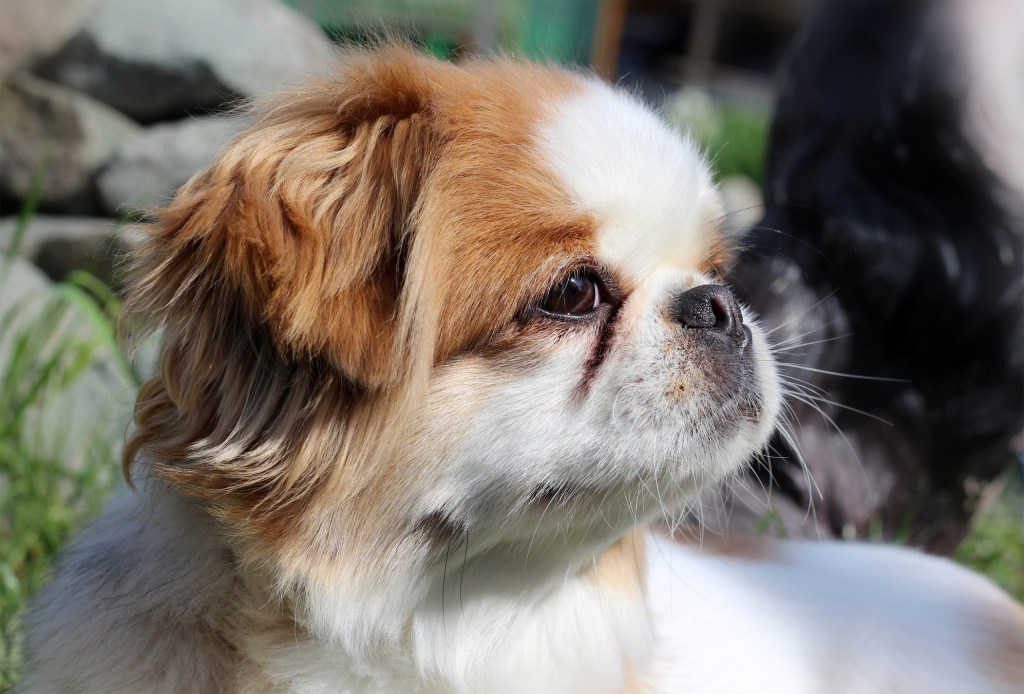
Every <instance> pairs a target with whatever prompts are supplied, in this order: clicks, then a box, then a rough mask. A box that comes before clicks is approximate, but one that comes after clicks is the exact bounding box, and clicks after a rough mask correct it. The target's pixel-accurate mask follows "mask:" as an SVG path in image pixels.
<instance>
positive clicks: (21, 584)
mask: <svg viewBox="0 0 1024 694" xmlns="http://www.w3.org/2000/svg"><path fill="white" fill-rule="evenodd" d="M28 219H29V217H28V216H27V215H26V216H23V218H22V220H21V222H20V223H19V224H18V225H17V228H16V231H15V239H14V243H13V245H12V251H11V255H7V256H6V257H3V258H2V259H0V293H2V292H4V291H5V290H9V291H12V292H13V291H14V290H15V289H17V288H16V287H14V286H13V285H12V286H8V284H9V280H10V275H11V272H12V270H13V252H14V250H13V249H14V248H16V247H17V245H18V244H19V242H20V240H21V238H22V237H23V235H24V233H25V228H26V227H27V221H28ZM119 312H120V301H119V300H118V299H117V297H116V296H115V295H114V294H113V293H112V292H111V291H110V290H109V289H108V288H107V287H106V286H105V285H103V283H102V282H100V281H99V280H97V279H96V278H94V277H91V276H89V275H85V274H82V273H75V274H73V275H72V276H70V277H69V278H68V280H67V281H65V282H62V283H58V284H55V285H51V286H50V287H48V288H47V289H45V290H41V291H38V292H32V293H30V294H26V295H25V296H22V297H21V298H20V299H18V300H16V301H15V302H14V303H13V305H11V306H9V307H8V308H7V310H6V311H5V312H4V313H3V314H2V315H0V509H2V511H0V691H3V690H6V689H7V688H9V687H10V686H11V685H12V684H13V683H14V681H15V679H16V677H17V672H18V666H19V663H20V661H21V648H22V640H21V635H22V617H23V611H24V606H25V604H26V601H27V600H28V598H29V596H31V595H32V594H33V593H34V592H35V590H36V589H38V588H39V586H40V585H41V584H42V583H43V582H44V581H45V580H46V578H47V577H48V575H49V571H50V568H51V562H52V560H53V558H54V556H55V554H56V552H57V550H58V549H59V548H60V547H61V545H62V544H63V543H64V542H65V541H66V540H67V539H68V537H69V536H70V535H71V534H72V533H74V532H75V530H77V529H78V528H79V527H80V525H81V524H82V522H83V521H84V520H85V519H87V518H88V517H89V516H91V515H93V514H94V513H95V512H96V511H97V510H98V509H99V508H100V506H101V505H102V504H103V502H104V501H105V500H106V498H107V497H108V495H109V494H110V492H111V490H112V489H113V487H114V486H115V484H116V481H117V471H118V466H117V462H116V461H117V455H118V453H117V451H118V450H119V448H120V444H119V441H118V440H117V437H115V436H111V433H110V432H111V431H112V427H113V430H116V429H118V428H120V429H121V430H123V427H124V424H125V422H123V421H121V422H117V421H112V420H113V419H114V418H117V419H122V418H123V417H122V413H121V412H110V413H106V412H95V411H87V412H84V413H83V408H88V407H89V406H90V405H92V404H93V403H94V402H95V401H96V398H95V396H97V395H98V394H97V393H95V392H93V390H94V386H95V385H96V384H100V385H101V386H102V385H104V384H111V385H112V384H115V383H116V384H121V386H122V390H124V387H125V386H130V385H131V384H135V383H137V379H136V378H135V375H134V373H133V372H132V370H131V368H130V367H129V366H128V363H127V362H126V361H125V360H124V358H123V357H122V356H121V351H120V349H119V348H118V345H117V334H116V323H117V315H118V313H119ZM90 379H91V380H90ZM76 389H77V390H76ZM72 394H74V395H76V397H75V398H72V397H71V395H72ZM122 409H123V408H122ZM80 413H81V414H80ZM108 414H109V417H108V416H107V415H108ZM75 419H77V420H79V421H80V422H82V423H84V426H79V427H75V426H74V422H73V421H72V420H75ZM108 424H109V425H111V426H106V425H108Z"/></svg>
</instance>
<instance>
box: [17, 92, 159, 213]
mask: <svg viewBox="0 0 1024 694" xmlns="http://www.w3.org/2000/svg"><path fill="white" fill-rule="evenodd" d="M138 130H139V126H137V125H136V124H135V123H133V122H132V121H130V120H129V119H127V118H125V117H124V116H122V115H121V114H119V113H117V112H116V111H113V110H112V109H110V108H108V107H107V106H104V105H103V104H101V103H99V102H97V101H95V100H93V99H90V98H89V97H87V96H84V95H82V94H77V93H75V92H73V91H71V90H69V89H65V88H64V87H60V86H57V85H54V84H49V83H47V82H43V81H42V80H39V79H36V78H34V77H31V76H29V75H26V74H21V73H19V74H17V75H14V76H12V77H11V78H10V79H9V80H8V81H7V82H6V83H5V84H4V85H2V86H0V151H2V152H3V156H2V157H0V194H2V195H4V196H6V197H9V198H13V199H15V200H25V199H26V198H27V197H28V194H29V191H30V189H31V188H32V185H33V179H34V178H35V177H36V176H41V179H40V184H41V185H40V191H39V193H40V197H39V204H40V206H41V207H43V208H46V209H54V210H64V211H69V212H91V211H92V210H94V209H95V207H96V202H97V201H96V195H95V190H94V188H93V178H94V175H95V173H96V171H97V169H99V167H100V166H102V165H103V164H104V163H105V162H106V161H107V160H108V159H109V158H110V157H111V156H112V155H113V153H114V150H115V149H116V148H117V147H118V145H120V144H121V143H122V142H123V141H124V140H125V139H127V138H128V137H130V136H131V135H133V134H135V133H136V132H137V131H138Z"/></svg>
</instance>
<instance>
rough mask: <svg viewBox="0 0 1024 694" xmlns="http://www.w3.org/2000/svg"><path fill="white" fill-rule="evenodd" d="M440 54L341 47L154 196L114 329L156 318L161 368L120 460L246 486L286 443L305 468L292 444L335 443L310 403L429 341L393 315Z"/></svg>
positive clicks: (370, 387)
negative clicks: (328, 66)
mask: <svg viewBox="0 0 1024 694" xmlns="http://www.w3.org/2000/svg"><path fill="white" fill-rule="evenodd" d="M451 69H454V68H452V67H451V66H448V65H445V64H443V63H440V62H439V61H434V60H431V59H428V58H424V57H422V56H419V55H416V54H414V53H412V52H410V51H406V50H404V49H392V50H390V51H384V52H378V53H374V54H366V55H351V56H349V57H348V59H347V60H346V61H345V62H344V64H343V67H342V69H341V71H340V74H339V75H338V76H337V77H335V78H332V79H329V80H321V81H319V82H314V83H312V84H311V85H309V86H306V87H304V88H303V89H301V90H299V91H296V92H294V93H292V94H287V95H285V96H284V97H283V98H280V99H278V100H276V101H275V102H274V103H272V104H270V105H268V106H267V107H265V108H264V109H263V112H262V115H258V116H257V117H256V121H255V123H254V125H253V126H252V127H251V128H250V129H248V130H247V131H246V132H244V133H242V134H241V135H239V136H238V137H236V138H235V139H234V140H233V141H232V142H231V143H229V145H228V146H227V147H226V148H225V150H224V151H223V152H222V153H221V155H220V157H219V158H218V160H217V161H216V162H215V163H213V164H212V165H211V166H209V167H208V168H207V169H206V170H205V171H203V172H202V173H200V174H198V175H197V176H196V177H194V178H193V179H192V180H191V181H189V183H188V184H186V185H185V186H184V187H183V189H182V190H181V191H180V192H179V193H178V195H177V196H176V198H175V199H174V201H173V202H172V203H171V204H170V205H169V206H167V207H166V208H165V209H163V210H160V211H158V213H157V221H156V222H155V223H153V224H151V225H150V226H149V227H148V234H147V239H146V240H145V241H144V242H143V243H142V244H141V246H140V248H139V250H138V252H137V253H136V255H135V260H134V267H133V272H132V276H131V279H130V281H129V285H128V289H127V294H128V298H127V300H126V303H125V318H124V322H123V325H122V329H123V330H124V331H125V333H126V334H127V336H128V337H129V339H134V338H137V337H138V336H140V335H145V334H147V333H148V332H152V331H154V330H157V329H162V330H163V336H162V339H161V354H160V361H161V367H160V368H161V373H160V374H158V375H157V376H155V377H154V378H152V379H151V380H150V381H149V382H148V383H147V384H146V385H145V386H144V387H143V389H142V391H141V392H140V394H139V398H138V403H137V408H136V423H137V429H136V431H135V433H134V435H133V436H132V438H131V439H130V440H129V443H128V446H127V449H126V452H125V459H124V460H125V467H126V472H127V471H128V470H129V468H130V466H131V463H132V459H133V458H134V456H135V455H136V454H137V453H138V452H139V451H147V452H148V453H149V454H150V455H149V457H150V458H151V459H152V460H153V462H154V463H155V464H156V466H157V467H158V468H161V469H162V470H163V471H164V475H163V476H164V477H170V478H172V481H178V482H181V483H182V484H185V485H187V486H189V487H190V488H192V489H195V490H201V489H205V490H206V491H207V492H208V491H209V490H210V488H211V487H212V488H215V489H217V490H219V491H220V492H223V491H225V490H228V489H230V490H233V492H239V493H243V494H245V495H248V496H249V497H252V498H254V499H255V497H259V496H269V495H268V494H266V493H265V492H267V491H269V490H265V489H262V487H261V486H260V485H264V486H265V484H266V483H267V481H268V480H272V479H273V480H275V482H274V484H277V483H278V482H277V480H281V479H282V476H280V475H276V476H275V474H273V470H274V469H275V468H276V467H278V466H279V465H280V464H281V462H282V459H283V458H285V457H287V458H288V459H289V461H290V462H289V465H291V464H292V462H294V463H295V469H293V470H291V471H290V473H289V475H287V476H285V477H286V479H284V482H290V483H296V484H298V483H299V482H297V481H296V480H298V479H299V478H301V479H302V480H304V482H301V484H309V483H310V479H311V477H310V474H311V473H310V471H309V470H307V469H304V468H303V464H302V460H301V459H302V455H301V453H302V452H301V451H297V450H295V449H294V447H296V446H303V445H305V444H306V443H308V441H309V440H314V441H317V442H319V445H321V446H330V441H331V440H333V438H337V439H339V440H338V441H337V442H336V443H337V446H335V448H338V449H339V450H340V449H342V448H344V447H345V445H346V444H344V443H343V442H342V441H341V439H343V438H344V434H343V433H339V432H337V431H334V433H332V434H331V435H328V434H326V433H325V432H324V431H319V435H318V436H312V435H311V432H310V430H309V428H310V427H320V429H324V428H326V427H328V426H329V424H328V423H327V421H326V418H325V416H324V415H323V414H322V412H318V411H316V409H315V408H316V407H318V406H321V405H322V406H324V407H326V405H327V404H330V405H332V406H333V407H335V410H334V412H333V416H334V417H340V416H341V415H342V414H343V413H344V411H346V408H350V407H351V400H352V398H351V397H349V396H351V395H352V394H364V393H373V392H374V391H386V390H387V389H388V388H389V387H391V386H394V385H395V384H397V383H398V382H400V381H401V379H402V378H403V376H404V375H405V373H406V372H407V370H408V369H409V368H410V366H409V364H408V360H407V359H404V358H402V356H401V355H403V354H417V353H423V352H424V350H422V349H417V348H416V347H415V346H414V345H413V344H412V342H413V341H415V340H416V339H417V338H416V334H415V333H416V331H415V329H414V326H410V325H407V324H403V316H404V317H408V316H414V315H415V311H414V310H410V309H409V308H408V307H406V308H405V309H404V310H403V309H402V303H403V302H409V301H414V298H410V297H409V296H405V295H406V294H409V292H404V290H403V285H404V282H403V278H404V274H405V268H404V265H405V263H406V260H407V257H408V254H409V252H410V245H411V244H412V242H413V240H412V238H411V236H412V235H411V234H410V229H411V224H412V221H413V220H412V218H413V216H414V214H415V208H416V202H417V196H418V192H419V190H420V188H421V186H422V184H423V180H424V176H425V175H426V174H427V172H428V171H429V169H430V167H431V165H432V161H433V158H434V153H435V150H436V146H437V143H438V140H439V135H438V133H437V132H436V128H435V126H434V118H433V115H432V111H431V92H432V84H433V81H434V80H436V79H440V77H441V75H443V73H444V71H445V70H451ZM405 322H406V323H408V321H407V320H406V321H405ZM426 352H427V353H429V350H426ZM345 393H348V394H349V396H345V395H344V394H345ZM328 400H330V401H331V402H330V403H327V401H328ZM321 420H323V421H321ZM303 428H304V429H303ZM299 429H302V431H300V430H299ZM332 437H333V438H332ZM304 439H305V440H304ZM272 441H273V442H276V445H278V446H285V447H292V448H289V449H288V451H287V455H285V454H284V452H282V451H274V450H271V448H272V447H271V442H272ZM327 453H328V451H324V450H320V451H317V452H310V460H312V459H313V458H314V457H315V456H316V455H318V454H319V455H320V457H321V458H326V457H328V456H327V455H326V454H327ZM229 462H230V464H229ZM284 482H282V483H284ZM261 489H262V492H261V491H260V490H261ZM278 491H280V490H278ZM278 496H287V495H282V494H280V493H279V494H278ZM246 505H249V504H246Z"/></svg>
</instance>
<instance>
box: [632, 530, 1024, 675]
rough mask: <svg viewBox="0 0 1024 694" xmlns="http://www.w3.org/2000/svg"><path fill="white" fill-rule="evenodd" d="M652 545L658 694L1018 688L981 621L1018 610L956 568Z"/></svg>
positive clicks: (798, 546)
mask: <svg viewBox="0 0 1024 694" xmlns="http://www.w3.org/2000/svg"><path fill="white" fill-rule="evenodd" d="M651 540H652V546H651V547H650V548H649V549H650V552H649V562H648V568H649V574H648V575H649V579H650V584H649V593H648V605H649V608H650V610H651V613H652V614H653V615H654V618H655V622H656V624H657V634H658V637H657V643H658V645H657V647H656V648H657V655H656V656H655V663H654V666H653V667H652V670H651V674H650V678H651V679H650V681H651V682H652V683H655V685H656V686H655V691H664V692H723V693H724V692H757V691H777V692H787V693H790V694H800V693H812V692H828V693H830V694H844V693H846V694H870V693H872V692H929V693H933V692H934V693H935V694H947V693H948V694H954V693H963V692H975V693H981V692H1010V691H1013V690H1014V688H1013V687H1011V686H1009V685H1007V684H1005V683H1004V684H1002V685H1000V684H999V681H998V679H997V678H994V677H993V673H992V672H991V671H990V670H989V669H988V667H987V666H986V665H985V663H984V661H983V658H982V657H981V654H984V653H985V652H986V651H987V650H989V649H992V648H994V647H997V644H995V643H993V642H992V641H991V639H992V637H991V635H990V634H987V633H985V631H984V629H981V628H979V623H978V621H977V618H978V616H979V615H984V614H986V612H989V611H991V612H993V613H995V614H1005V615H1007V616H1010V615H1012V614H1013V612H1015V611H1016V612H1019V611H1020V609H1021V608H1020V607H1019V606H1017V605H1015V604H1014V603H1013V601H1012V600H1010V599H1009V598H1008V597H1007V596H1006V595H1005V594H1003V593H1002V592H1001V591H999V590H998V589H997V588H995V586H993V585H992V584H991V583H989V582H988V581H987V580H986V579H984V578H982V577H980V576H978V575H975V574H972V573H971V572H969V571H967V570H966V569H963V568H961V567H959V566H957V565H956V564H953V563H952V562H950V561H948V560H946V559H940V558H937V557H929V556H927V555H924V554H921V553H919V552H915V551H912V550H909V549H902V548H897V547H884V546H878V545H867V544H859V543H838V542H827V543H816V542H801V541H787V542H778V543H776V545H775V546H774V547H773V549H772V550H771V551H770V553H769V554H770V556H767V557H765V558H760V559H757V558H737V557H731V556H715V555H714V554H708V553H702V552H701V550H700V549H698V548H696V547H692V546H681V545H679V544H675V543H672V542H668V541H666V540H664V539H660V538H656V537H652V538H651ZM1018 619H1020V618H1019V617H1018ZM1021 655H1022V656H1024V654H1021ZM1021 662H1022V665H1021V673H1020V676H1021V680H1020V684H1024V660H1022V661H1021ZM1016 691H1020V689H1016Z"/></svg>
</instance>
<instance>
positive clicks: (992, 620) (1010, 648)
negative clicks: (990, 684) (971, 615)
mask: <svg viewBox="0 0 1024 694" xmlns="http://www.w3.org/2000/svg"><path fill="white" fill-rule="evenodd" d="M975 624H976V627H977V628H978V630H979V631H980V632H981V634H982V635H983V636H984V638H982V639H980V640H979V641H978V643H979V644H980V647H979V648H978V649H977V651H976V652H975V656H976V657H977V658H978V660H979V661H980V662H981V665H980V666H979V668H978V669H979V670H980V671H981V672H988V673H991V674H992V678H993V680H994V681H996V682H999V683H1000V684H1003V685H1005V686H1006V691H1008V692H1019V691H1021V690H1024V608H1022V607H1021V606H1020V605H1018V604H1016V603H1014V602H1013V601H1011V600H1005V601H1003V604H1002V605H999V606H998V607H996V606H986V607H985V609H982V610H979V613H978V614H977V615H976V618H975Z"/></svg>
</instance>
